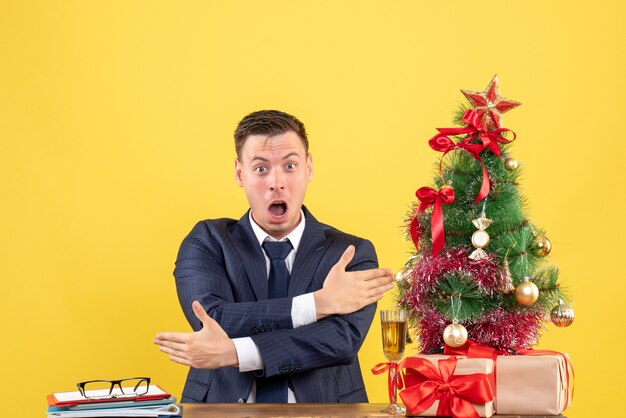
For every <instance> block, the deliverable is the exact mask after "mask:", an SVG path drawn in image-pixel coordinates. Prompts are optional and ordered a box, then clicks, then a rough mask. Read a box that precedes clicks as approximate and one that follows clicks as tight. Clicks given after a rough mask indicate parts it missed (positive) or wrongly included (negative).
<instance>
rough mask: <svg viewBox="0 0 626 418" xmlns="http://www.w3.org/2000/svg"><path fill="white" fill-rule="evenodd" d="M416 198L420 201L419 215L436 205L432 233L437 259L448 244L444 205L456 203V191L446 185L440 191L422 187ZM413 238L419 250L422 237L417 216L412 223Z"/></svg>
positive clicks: (431, 227) (431, 223)
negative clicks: (444, 223)
mask: <svg viewBox="0 0 626 418" xmlns="http://www.w3.org/2000/svg"><path fill="white" fill-rule="evenodd" d="M415 196H417V198H418V199H419V201H420V204H419V206H418V208H417V213H420V212H423V211H425V210H426V209H428V208H429V207H431V206H433V205H434V207H433V214H432V217H431V221H430V233H431V237H432V240H433V256H435V257H437V256H438V255H439V253H440V252H441V250H442V249H443V247H444V245H445V243H446V241H445V231H444V229H443V215H442V209H441V208H442V205H443V204H446V205H449V204H451V203H454V189H453V188H452V187H450V186H449V185H447V184H444V185H443V186H442V187H441V189H439V191H437V190H435V189H433V188H432V187H420V188H419V189H417V191H416V192H415ZM411 237H412V238H413V243H414V244H415V248H418V245H419V238H420V236H419V232H418V220H417V215H416V216H415V218H413V222H412V223H411Z"/></svg>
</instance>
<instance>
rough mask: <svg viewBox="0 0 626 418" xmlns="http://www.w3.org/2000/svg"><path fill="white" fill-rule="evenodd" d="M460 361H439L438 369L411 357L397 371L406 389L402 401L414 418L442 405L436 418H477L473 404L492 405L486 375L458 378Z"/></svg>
mask: <svg viewBox="0 0 626 418" xmlns="http://www.w3.org/2000/svg"><path fill="white" fill-rule="evenodd" d="M456 364H457V359H456V357H454V356H452V357H449V358H447V359H442V360H438V366H435V365H434V364H433V363H431V362H430V361H429V360H426V359H423V358H419V357H408V358H406V359H404V360H403V361H402V362H400V364H399V365H398V367H400V368H405V369H407V371H406V373H404V387H405V389H404V390H403V391H402V392H400V397H401V398H402V401H403V402H404V405H405V406H406V407H407V411H408V412H410V413H411V414H412V415H413V414H414V415H419V414H420V413H422V412H424V411H425V410H427V409H428V408H430V407H431V406H432V404H433V403H434V402H435V401H437V400H438V401H439V405H438V407H437V416H452V417H455V418H460V417H463V418H469V417H472V418H478V417H479V415H478V412H477V411H476V409H475V408H474V406H473V405H472V404H485V403H487V402H491V401H493V398H494V395H493V388H492V385H491V383H490V380H489V377H488V375H487V374H482V373H476V374H467V375H459V376H455V375H454V371H455V370H456Z"/></svg>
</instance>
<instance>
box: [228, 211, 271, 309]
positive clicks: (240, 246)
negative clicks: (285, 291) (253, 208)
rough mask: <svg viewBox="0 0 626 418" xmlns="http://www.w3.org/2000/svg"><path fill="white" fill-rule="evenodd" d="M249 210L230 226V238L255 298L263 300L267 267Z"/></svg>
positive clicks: (265, 297) (265, 293)
mask: <svg viewBox="0 0 626 418" xmlns="http://www.w3.org/2000/svg"><path fill="white" fill-rule="evenodd" d="M249 212H250V211H248V212H246V213H245V215H243V216H242V217H241V219H239V222H237V223H236V224H235V225H233V226H232V230H231V234H230V238H231V241H232V243H233V247H234V248H235V251H237V253H238V254H239V257H240V258H241V263H242V264H243V266H244V268H245V270H246V273H247V274H248V280H249V281H250V285H251V286H252V290H253V291H254V294H255V296H256V299H257V300H265V299H267V267H266V264H265V256H264V255H263V249H261V246H259V243H258V242H257V239H256V236H255V235H254V232H253V231H252V227H251V226H250V218H249V215H248V213H249Z"/></svg>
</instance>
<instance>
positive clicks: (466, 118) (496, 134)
mask: <svg viewBox="0 0 626 418" xmlns="http://www.w3.org/2000/svg"><path fill="white" fill-rule="evenodd" d="M461 120H462V121H463V122H465V123H466V124H467V126H465V127H464V128H437V130H438V131H439V133H440V134H443V135H445V136H449V135H462V134H468V135H469V138H470V139H474V138H478V139H480V141H481V142H482V143H483V149H485V148H489V149H490V150H491V152H493V153H494V154H496V155H497V156H498V157H499V156H500V154H501V153H502V150H500V145H499V144H509V143H511V142H513V141H514V140H515V138H517V135H515V132H513V131H512V130H510V129H506V128H498V129H494V130H493V131H488V130H487V127H486V126H485V125H483V124H481V123H480V116H479V115H478V113H476V112H475V111H473V110H471V109H469V110H467V111H466V112H465V114H464V115H463V118H462V119H461ZM503 132H511V133H512V134H513V139H511V140H509V139H506V138H503V137H502V136H501V135H500V134H501V133H503ZM481 151H482V150H481Z"/></svg>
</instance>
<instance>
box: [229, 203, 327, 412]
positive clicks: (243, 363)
mask: <svg viewBox="0 0 626 418" xmlns="http://www.w3.org/2000/svg"><path fill="white" fill-rule="evenodd" d="M248 216H249V217H250V225H251V226H252V231H253V232H254V235H255V237H256V239H257V240H258V242H259V247H260V246H261V245H263V242H264V241H279V240H277V239H275V238H273V237H271V236H269V235H268V234H267V232H265V231H264V230H263V229H261V227H260V226H259V225H257V223H256V222H255V221H254V219H252V212H250V213H249V214H248ZM305 222H306V221H305V218H304V212H303V211H302V209H300V223H299V224H298V226H296V227H295V228H294V230H293V231H291V232H290V233H289V234H288V235H287V236H286V237H284V238H283V239H281V240H280V241H281V242H282V241H290V242H291V245H292V247H293V249H292V250H291V252H290V253H289V254H288V255H287V257H286V258H285V264H286V265H287V270H289V273H291V267H292V266H293V262H294V260H295V258H296V254H297V252H298V247H299V246H300V240H301V239H302V234H303V233H304V226H305ZM263 255H264V256H265V265H266V267H267V277H268V278H269V275H270V259H269V257H268V256H267V254H265V251H263ZM316 316H317V312H316V310H315V298H314V296H313V293H306V294H304V295H300V296H295V297H294V298H293V301H292V303H291V320H292V322H293V327H294V328H298V327H301V326H303V325H308V324H312V323H313V322H315V321H316ZM233 343H234V344H235V350H236V351H237V358H238V359H239V371H240V372H249V371H253V370H262V369H263V367H264V363H263V357H261V352H260V351H259V348H258V347H257V346H256V344H255V343H254V341H252V338H250V337H243V338H233ZM255 399H256V382H255V383H254V384H253V385H252V391H251V392H250V395H249V396H248V399H247V401H246V402H248V403H253V402H255ZM287 402H289V403H295V402H296V397H295V395H294V393H293V391H292V390H291V389H290V388H289V389H288V393H287Z"/></svg>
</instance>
